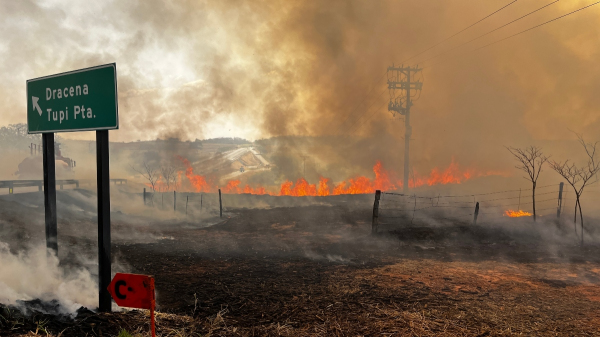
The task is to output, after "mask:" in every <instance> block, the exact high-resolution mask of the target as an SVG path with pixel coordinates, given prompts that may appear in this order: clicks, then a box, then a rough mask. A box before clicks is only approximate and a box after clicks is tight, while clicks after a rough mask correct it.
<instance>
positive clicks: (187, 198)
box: [185, 195, 190, 215]
mask: <svg viewBox="0 0 600 337" xmlns="http://www.w3.org/2000/svg"><path fill="white" fill-rule="evenodd" d="M189 200H190V196H189V195H186V196H185V215H187V204H188V201H189Z"/></svg>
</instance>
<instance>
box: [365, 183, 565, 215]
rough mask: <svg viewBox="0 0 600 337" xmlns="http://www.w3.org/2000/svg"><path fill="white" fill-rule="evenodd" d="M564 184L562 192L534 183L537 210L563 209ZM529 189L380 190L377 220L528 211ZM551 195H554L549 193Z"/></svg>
mask: <svg viewBox="0 0 600 337" xmlns="http://www.w3.org/2000/svg"><path fill="white" fill-rule="evenodd" d="M564 187H566V185H564ZM564 187H563V191H562V194H561V192H560V189H559V185H558V184H551V185H544V186H538V187H536V191H539V190H541V191H540V192H541V193H535V196H536V197H538V196H540V197H542V198H540V199H537V200H536V201H535V204H536V213H538V212H547V211H550V210H555V211H557V212H558V211H559V206H560V209H561V211H562V210H564V209H566V205H565V202H566V201H567V198H565V194H566V193H565V192H566V189H564ZM532 191H533V189H531V188H527V189H526V188H521V189H512V190H502V191H490V192H485V193H473V194H462V195H441V194H439V195H437V196H436V195H431V196H424V195H417V194H416V193H413V194H405V193H397V192H381V195H380V199H379V200H378V201H377V202H376V204H377V206H378V211H377V217H378V219H377V222H381V223H382V224H385V223H387V221H386V220H390V221H392V222H393V221H394V219H402V218H404V219H410V220H411V222H412V221H413V220H414V219H416V218H420V217H426V218H427V217H431V216H432V214H436V216H435V217H436V219H437V218H440V216H442V217H443V216H444V215H446V216H450V217H452V219H453V220H456V219H462V220H465V221H476V218H477V216H481V215H483V216H492V215H495V216H499V217H500V216H507V215H511V214H512V213H510V211H513V212H520V214H523V215H531V213H532V209H531V208H532V207H531V205H533V200H532V197H533V194H532ZM502 194H504V196H502ZM492 195H493V197H491V198H485V196H492ZM551 195H554V197H550V196H551ZM543 196H546V197H545V198H544V197H543ZM480 197H483V199H479V198H480ZM376 198H377V197H376ZM459 198H469V200H457V199H459ZM559 199H560V201H559ZM523 206H526V207H523ZM523 208H525V211H522V209H523ZM374 214H375V212H374ZM447 219H451V218H447ZM374 223H375V221H374Z"/></svg>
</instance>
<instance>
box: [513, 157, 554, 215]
mask: <svg viewBox="0 0 600 337" xmlns="http://www.w3.org/2000/svg"><path fill="white" fill-rule="evenodd" d="M506 149H507V150H508V151H509V152H510V153H511V154H512V155H513V156H514V157H515V159H517V161H518V162H519V164H518V165H517V166H515V167H516V168H517V169H519V170H521V171H523V172H525V173H527V177H525V179H528V180H529V181H531V185H532V189H531V198H532V201H533V221H536V212H535V188H536V186H537V180H538V178H539V176H540V172H542V166H543V165H544V163H545V162H546V161H548V157H547V156H544V153H543V152H542V149H541V148H539V147H536V146H529V147H527V148H525V149H520V148H515V147H506Z"/></svg>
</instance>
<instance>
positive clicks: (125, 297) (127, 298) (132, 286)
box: [108, 273, 154, 309]
mask: <svg viewBox="0 0 600 337" xmlns="http://www.w3.org/2000/svg"><path fill="white" fill-rule="evenodd" d="M108 291H109V292H110V295H111V296H112V298H113V299H114V300H115V302H116V303H117V304H118V305H119V306H121V307H130V308H139V309H154V308H153V302H154V279H152V277H150V276H146V275H138V274H122V273H117V274H116V275H115V277H114V278H113V279H112V282H110V284H109V285H108Z"/></svg>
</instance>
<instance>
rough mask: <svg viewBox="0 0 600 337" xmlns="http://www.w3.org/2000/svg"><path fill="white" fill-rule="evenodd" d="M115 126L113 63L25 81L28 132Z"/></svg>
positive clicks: (114, 66) (114, 76)
mask: <svg viewBox="0 0 600 337" xmlns="http://www.w3.org/2000/svg"><path fill="white" fill-rule="evenodd" d="M118 128H119V116H118V106H117V65H116V64H115V63H111V64H105V65H102V66H97V67H92V68H87V69H81V70H75V71H70V72H66V73H62V74H56V75H50V76H46V77H40V78H34V79H32V80H28V81H27V131H28V132H29V133H42V132H69V131H90V130H109V129H118Z"/></svg>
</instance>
